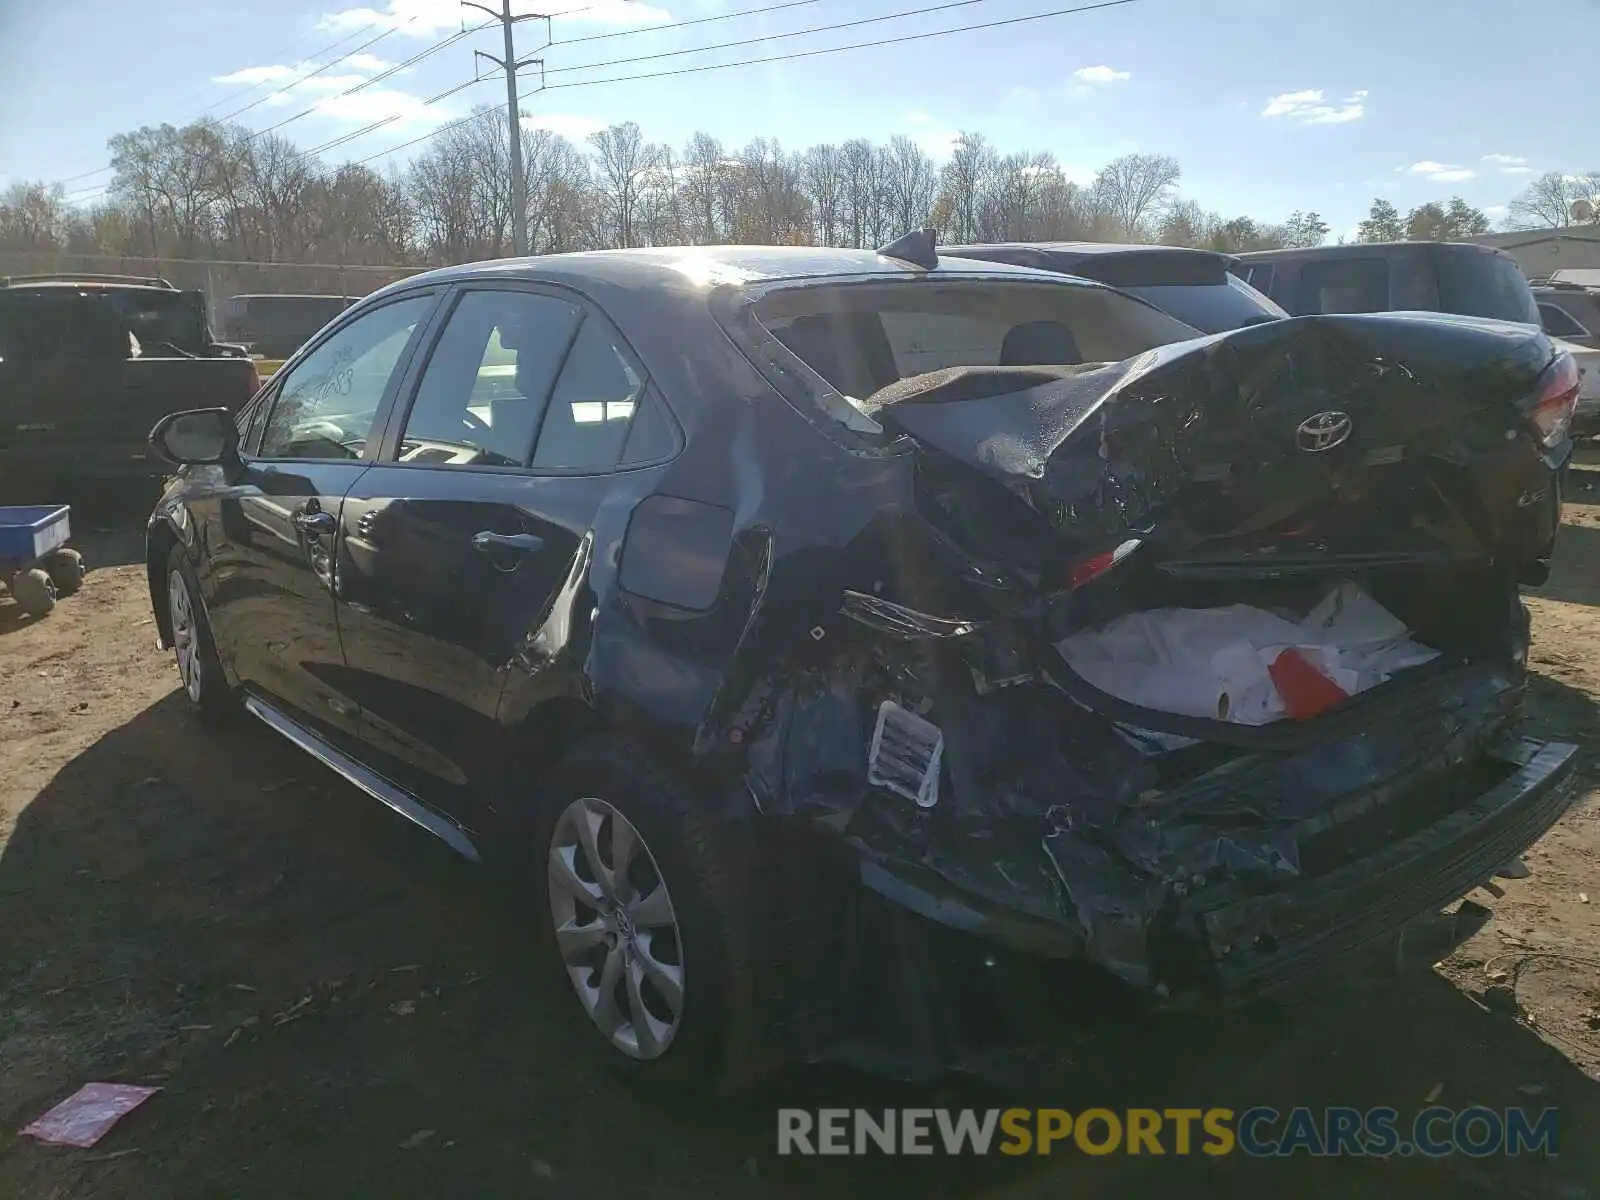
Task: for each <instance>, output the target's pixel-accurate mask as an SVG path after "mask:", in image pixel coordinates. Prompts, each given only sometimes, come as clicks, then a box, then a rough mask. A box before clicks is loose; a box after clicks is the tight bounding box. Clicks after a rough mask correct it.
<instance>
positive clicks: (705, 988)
mask: <svg viewBox="0 0 1600 1200" xmlns="http://www.w3.org/2000/svg"><path fill="white" fill-rule="evenodd" d="M545 797H546V801H547V802H546V803H543V804H541V805H540V807H539V812H538V819H537V821H536V822H535V829H534V847H535V851H534V853H535V855H536V856H537V857H536V858H535V870H534V871H533V872H532V874H533V877H534V878H533V884H534V886H533V888H532V889H531V890H532V892H533V893H534V896H535V899H536V900H537V901H538V903H537V906H536V914H537V920H538V922H539V928H540V935H541V936H540V941H541V943H542V946H541V949H542V950H543V951H544V953H543V955H542V957H544V958H545V959H546V961H547V962H548V963H549V966H550V967H551V971H550V974H551V976H553V978H554V981H555V986H554V989H553V990H557V989H558V990H559V992H560V993H561V994H560V995H559V996H558V997H557V998H556V1003H557V1004H558V1005H560V1006H561V1007H562V1009H563V1010H564V1011H565V1012H566V1013H567V1014H568V1017H569V1021H570V1023H572V1024H573V1025H575V1026H576V1029H575V1031H574V1038H575V1041H576V1042H577V1044H579V1045H581V1046H583V1047H586V1053H588V1054H590V1055H591V1056H597V1057H598V1058H600V1059H601V1060H603V1062H602V1065H604V1066H606V1067H608V1068H609V1069H610V1070H611V1071H613V1072H616V1073H619V1074H621V1075H622V1076H623V1077H624V1078H625V1079H627V1080H629V1081H630V1082H631V1083H633V1084H635V1085H639V1086H642V1087H644V1088H646V1089H652V1090H653V1089H659V1090H660V1091H662V1092H664V1093H666V1094H671V1095H685V1094H695V1095H706V1094H714V1093H717V1092H720V1091H724V1090H726V1089H727V1088H728V1087H729V1086H730V1085H736V1083H737V1082H738V1080H739V1079H740V1078H742V1074H743V1068H744V1066H745V1065H746V1064H745V1062H744V1058H745V1055H744V1053H743V1047H744V1045H745V1038H744V1035H743V1032H742V1031H744V1030H746V1029H747V1028H748V1021H747V1017H748V1013H749V1008H750V1002H749V995H750V987H751V979H750V974H751V967H750V962H749V956H748V953H747V950H746V942H745V917H744V914H745V913H746V912H747V911H748V904H747V902H746V900H745V870H744V867H745V864H746V863H747V862H748V856H747V855H743V854H741V853H739V852H738V844H737V842H736V840H735V836H734V834H733V833H732V832H731V831H729V830H727V829H724V828H721V827H719V825H718V824H717V822H716V820H715V818H714V817H713V816H712V815H711V814H710V813H709V812H708V806H707V804H706V803H705V800H704V798H703V797H699V796H697V795H696V794H695V793H694V792H693V791H691V790H690V789H689V788H687V787H686V786H684V784H683V783H682V782H681V781H680V780H679V779H677V778H676V777H675V776H674V775H673V774H672V773H671V772H669V771H667V770H665V769H663V768H662V767H660V766H659V765H658V764H657V763H656V762H655V761H654V759H653V758H652V756H651V755H650V754H649V753H648V752H647V751H645V750H644V749H643V748H642V747H640V746H639V745H637V744H636V743H633V742H631V741H629V740H627V739H625V738H621V737H617V736H613V735H608V734H602V735H597V736H593V737H590V738H588V739H587V740H585V741H583V742H580V743H579V744H578V745H577V746H575V747H574V748H573V749H572V750H571V751H569V752H568V753H567V755H566V756H565V757H564V758H563V759H562V760H561V762H560V764H559V766H558V767H557V769H556V772H555V776H554V778H553V780H552V781H551V787H550V788H549V790H548V791H547V792H546V793H545ZM619 820H620V821H623V822H626V826H627V828H626V829H625V830H622V829H620V827H619V825H618V821H619ZM585 825H587V827H588V829H589V836H588V840H587V842H586V841H585V836H584V826H585ZM619 837H620V838H621V840H620V841H619V840H618V839H619ZM586 845H587V847H588V850H587V851H586V850H585V846H586ZM623 845H628V846H631V847H632V853H631V854H630V855H628V861H627V862H626V863H625V864H624V875H625V876H626V878H625V880H623V881H622V882H621V883H618V884H617V885H616V886H615V887H610V886H607V885H605V884H603V883H602V882H601V879H600V872H597V871H596V869H595V867H594V865H593V863H592V862H590V861H588V857H587V856H588V854H591V853H598V854H599V855H600V857H601V859H602V863H601V866H602V868H604V869H605V870H606V871H611V872H612V875H613V877H615V872H614V871H613V870H612V868H614V866H615V863H616V856H617V848H618V847H619V846H623ZM657 889H659V894H658V890H657ZM579 890H581V891H583V892H584V899H579V898H577V896H576V894H575V893H576V892H577V891H579ZM629 897H631V899H630V898H629ZM586 900H592V901H593V904H592V905H591V904H589V903H586V902H585V901H586ZM663 901H665V902H664V903H663ZM608 907H609V909H610V911H609V912H607V911H605V909H606V908H608ZM619 911H620V912H621V913H622V916H621V917H620V918H619V917H618V912H619ZM608 972H610V975H609V978H608ZM608 983H609V984H610V996H611V1002H610V1005H609V1006H608V1005H607V1003H606V1000H605V994H606V986H605V985H607V984H608ZM674 990H676V1004H675V1005H674V997H673V995H672V993H673V991H674Z"/></svg>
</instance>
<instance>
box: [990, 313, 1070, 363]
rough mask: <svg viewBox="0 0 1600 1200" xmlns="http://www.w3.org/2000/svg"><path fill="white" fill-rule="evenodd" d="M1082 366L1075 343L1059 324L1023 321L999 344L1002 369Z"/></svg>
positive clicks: (1063, 326)
mask: <svg viewBox="0 0 1600 1200" xmlns="http://www.w3.org/2000/svg"><path fill="white" fill-rule="evenodd" d="M1081 362H1083V352H1082V351H1081V350H1079V349H1078V339H1077V338H1076V337H1074V336H1073V335H1072V330H1070V329H1068V328H1067V327H1066V326H1065V325H1063V324H1061V322H1059V321H1027V322H1024V323H1023V324H1021V325H1017V326H1014V327H1013V328H1012V329H1011V332H1009V333H1007V334H1006V336H1005V340H1004V341H1002V342H1001V343H1000V362H999V365H1000V366H1002V367H1046V366H1076V365H1078V364H1079V363H1081Z"/></svg>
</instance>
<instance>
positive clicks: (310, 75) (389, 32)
mask: <svg viewBox="0 0 1600 1200" xmlns="http://www.w3.org/2000/svg"><path fill="white" fill-rule="evenodd" d="M421 15H422V14H421V13H418V14H416V16H413V17H409V18H407V19H406V20H405V21H403V22H402V23H400V24H399V25H396V26H394V27H393V28H392V29H385V30H384V31H383V32H382V33H380V34H379V35H378V36H377V37H375V38H371V39H369V40H367V41H365V42H362V43H361V45H359V46H357V47H356V48H355V49H354V50H350V51H348V52H346V53H344V54H341V55H340V56H339V57H338V58H333V59H329V60H328V61H327V62H325V63H323V64H322V65H321V66H320V67H318V68H317V69H316V70H315V71H308V72H306V73H305V74H304V75H302V76H300V78H298V79H296V80H293V81H292V82H290V83H286V84H284V85H283V86H282V87H281V88H279V89H278V90H277V91H275V92H268V93H267V94H266V95H265V96H260V97H257V98H256V99H254V100H252V101H251V102H250V103H249V104H246V105H245V106H244V107H243V108H236V109H234V110H233V111H232V112H231V113H228V114H227V115H226V116H221V117H218V118H217V119H216V122H217V124H219V125H220V124H221V123H222V122H224V121H231V120H233V118H235V117H237V116H238V115H239V114H240V113H245V112H249V111H250V110H251V109H252V108H254V107H255V106H256V105H258V104H265V103H266V102H267V101H268V100H271V99H272V98H273V97H274V96H281V95H283V94H284V93H285V92H288V91H292V90H293V89H295V88H297V87H299V86H300V85H301V84H302V83H304V82H306V80H308V79H315V78H316V77H317V76H318V75H321V74H322V73H323V72H324V71H326V70H327V69H328V68H329V67H332V66H337V65H338V64H339V63H342V62H343V61H344V60H345V59H347V58H351V57H354V56H355V55H357V54H360V53H361V52H362V51H363V50H365V49H366V48H367V47H368V46H375V45H377V44H378V43H379V42H381V41H383V39H384V38H386V37H392V36H393V35H394V34H396V33H399V32H400V31H401V30H402V29H404V28H405V27H406V26H407V25H410V24H411V23H412V22H413V21H415V20H417V18H418V17H420V16H421ZM369 28H370V26H369Z"/></svg>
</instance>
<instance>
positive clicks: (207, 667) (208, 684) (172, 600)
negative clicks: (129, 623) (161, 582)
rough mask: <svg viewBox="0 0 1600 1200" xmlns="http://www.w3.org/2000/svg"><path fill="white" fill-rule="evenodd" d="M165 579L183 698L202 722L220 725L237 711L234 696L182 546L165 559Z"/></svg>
mask: <svg viewBox="0 0 1600 1200" xmlns="http://www.w3.org/2000/svg"><path fill="white" fill-rule="evenodd" d="M166 578H167V592H166V595H167V621H168V627H169V628H170V629H171V631H172V648H173V656H174V657H175V658H176V659H177V662H178V679H179V681H180V682H181V683H182V684H183V696H184V699H185V700H186V701H187V702H188V705H189V710H190V711H191V712H192V713H194V714H195V716H197V717H199V718H200V720H201V721H202V722H203V723H205V724H207V725H218V724H221V723H222V722H224V721H226V720H227V719H228V718H229V717H231V716H233V714H234V713H235V712H237V711H238V706H239V701H238V696H237V694H236V693H235V692H234V690H233V689H232V688H231V687H229V686H228V679H227V676H226V675H224V674H223V671H222V660H221V659H219V658H218V657H217V647H216V643H215V642H214V641H213V640H212V638H211V624H210V622H209V621H207V619H206V610H205V606H204V604H202V603H201V601H200V584H199V582H198V580H196V578H195V574H194V567H192V566H191V565H190V563H189V559H188V557H187V556H186V555H185V554H184V552H183V547H182V546H174V547H173V548H172V552H171V553H170V554H169V555H168V556H167V576H166Z"/></svg>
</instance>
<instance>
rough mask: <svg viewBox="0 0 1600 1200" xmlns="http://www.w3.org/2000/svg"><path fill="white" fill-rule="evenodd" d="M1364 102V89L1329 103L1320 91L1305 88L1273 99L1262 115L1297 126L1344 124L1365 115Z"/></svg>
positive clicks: (1325, 94) (1365, 107) (1365, 92)
mask: <svg viewBox="0 0 1600 1200" xmlns="http://www.w3.org/2000/svg"><path fill="white" fill-rule="evenodd" d="M1366 100H1367V91H1366V89H1365V88H1363V89H1362V90H1360V91H1357V92H1351V93H1350V94H1349V95H1348V96H1346V97H1345V98H1344V99H1342V100H1338V101H1330V100H1329V99H1328V97H1327V93H1325V92H1324V91H1323V90H1322V89H1321V88H1307V89H1306V90H1305V91H1301V92H1283V93H1281V94H1279V95H1277V96H1273V97H1272V98H1270V99H1269V100H1268V101H1267V106H1266V107H1265V108H1264V109H1262V110H1261V115H1262V116H1263V117H1283V118H1286V119H1288V120H1290V121H1293V122H1294V123H1296V124H1298V125H1345V124H1348V123H1349V122H1351V121H1359V120H1361V118H1362V117H1364V116H1366V115H1367V105H1366Z"/></svg>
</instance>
